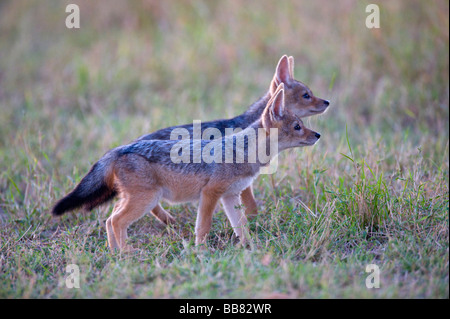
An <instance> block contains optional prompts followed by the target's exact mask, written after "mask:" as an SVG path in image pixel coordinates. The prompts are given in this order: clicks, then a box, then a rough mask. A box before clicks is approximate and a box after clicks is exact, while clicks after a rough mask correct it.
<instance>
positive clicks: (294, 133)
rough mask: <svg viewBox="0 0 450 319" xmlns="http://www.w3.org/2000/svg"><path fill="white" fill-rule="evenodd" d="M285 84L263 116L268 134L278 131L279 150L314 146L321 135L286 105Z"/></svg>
mask: <svg viewBox="0 0 450 319" xmlns="http://www.w3.org/2000/svg"><path fill="white" fill-rule="evenodd" d="M284 92H285V90H284V84H283V83H281V84H280V85H279V86H278V88H277V90H276V91H275V92H274V95H273V96H272V98H271V99H270V100H269V102H268V103H267V106H266V108H265V109H264V112H263V114H262V124H263V127H264V129H266V132H269V131H270V129H272V128H277V129H278V150H279V151H281V150H284V149H287V148H291V147H301V146H309V145H314V144H315V143H316V142H317V141H318V140H319V138H320V134H319V133H317V132H314V131H312V130H310V129H308V128H306V127H305V125H304V124H303V122H302V120H301V119H300V118H299V117H298V116H297V115H295V114H294V112H292V111H291V110H289V109H288V108H287V107H286V105H285V93H284Z"/></svg>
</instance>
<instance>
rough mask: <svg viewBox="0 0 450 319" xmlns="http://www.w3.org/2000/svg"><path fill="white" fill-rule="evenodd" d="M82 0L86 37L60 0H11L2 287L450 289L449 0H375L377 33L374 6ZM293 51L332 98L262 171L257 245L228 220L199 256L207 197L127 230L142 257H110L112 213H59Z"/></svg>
mask: <svg viewBox="0 0 450 319" xmlns="http://www.w3.org/2000/svg"><path fill="white" fill-rule="evenodd" d="M76 3H77V4H79V6H80V9H81V29H79V30H68V29H66V28H65V26H64V21H65V17H66V13H65V10H64V9H65V4H64V3H63V2H60V1H51V0H46V1H39V2H29V1H17V0H14V1H2V2H1V3H0V110H1V117H0V167H2V170H1V172H0V228H1V231H0V233H1V234H0V269H1V270H0V282H1V284H0V297H4V298H26V297H30V298H65V297H66V298H69V297H83V298H89V297H136V298H144V297H152V298H160V297H187V298H199V297H200V298H201V297H204V298H229V297H238V298H252V297H270V296H278V295H280V296H284V297H293V298H303V297H309V298H334V297H341V298H351V297H361V298H373V297H375V298H389V297H398V298H411V297H414V298H448V280H449V277H448V265H449V259H448V255H449V252H448V225H449V224H448V207H449V206H448V205H449V202H448V197H449V195H448V194H449V192H448V188H449V182H448V178H449V160H448V156H449V144H448V141H449V120H448V116H449V84H448V78H449V65H448V50H449V47H448V40H449V33H448V27H449V18H448V10H449V5H448V1H433V2H427V3H425V2H422V1H406V0H396V1H389V2H380V3H379V6H380V9H381V28H380V29H379V30H369V29H367V28H366V27H365V26H364V21H365V18H366V16H367V13H365V6H366V5H367V4H368V3H369V2H366V1H350V0H345V1H344V0H340V1H339V3H333V4H330V3H329V2H328V1H327V2H325V1H314V2H306V1H295V2H294V1H292V2H290V1H277V2H275V1H265V0H264V1H259V2H258V4H253V5H252V6H250V5H249V4H247V3H245V5H244V3H243V2H242V1H237V0H232V1H220V2H210V1H208V2H207V1H183V2H170V1H152V0H148V1H133V2H125V1H108V2H106V1H96V2H93V1H87V0H86V1H81V0H80V1H76ZM282 54H289V55H292V56H294V57H295V62H296V66H295V76H296V78H297V79H298V80H301V81H303V82H305V83H307V84H308V86H310V87H311V89H312V90H313V91H314V93H315V94H316V95H317V96H320V97H323V98H328V99H330V100H331V101H332V105H331V108H330V110H329V111H328V112H327V113H326V114H324V115H322V116H319V117H314V118H309V119H307V120H306V124H307V125H309V126H310V127H312V128H313V129H315V130H317V131H319V132H320V133H321V134H322V136H323V138H321V141H320V143H319V144H318V145H316V146H314V147H313V148H305V149H302V150H294V151H289V152H285V153H284V154H282V155H281V156H280V160H279V169H278V171H277V172H276V173H275V174H274V175H272V176H261V177H260V178H259V179H258V181H257V182H256V183H255V192H256V196H257V199H258V200H259V201H260V202H261V214H260V215H259V216H258V218H257V219H256V220H255V221H253V222H252V223H251V225H250V226H251V234H252V236H253V238H254V242H255V249H254V250H252V251H247V250H242V249H238V248H236V247H235V246H234V245H233V240H232V236H231V230H230V228H229V224H228V222H227V220H226V218H225V217H224V214H223V213H222V212H220V213H218V214H216V215H215V217H214V225H213V227H214V229H213V232H212V233H211V236H210V246H211V247H212V248H213V249H214V251H213V252H210V253H208V254H205V255H199V254H197V253H196V252H195V249H193V247H192V242H193V227H194V226H193V225H194V222H195V207H196V206H195V205H180V206H176V207H172V208H170V210H171V212H173V215H174V216H176V217H177V219H178V220H180V225H181V226H179V227H176V228H174V229H165V228H163V227H162V226H160V225H159V224H158V223H157V222H156V221H154V219H153V218H151V217H150V216H146V217H144V218H143V219H142V220H140V221H139V222H138V223H136V224H135V225H133V226H132V227H131V229H130V235H131V239H132V241H133V242H134V245H135V246H137V247H139V251H138V253H137V254H136V255H134V256H115V255H111V254H110V253H109V252H108V250H107V247H106V234H105V230H104V222H105V219H106V217H107V215H108V213H109V212H110V210H111V207H110V206H105V207H103V208H101V209H99V210H96V211H94V212H91V213H88V214H84V215H83V214H81V213H76V214H73V215H70V214H69V215H67V216H65V217H63V218H62V219H61V220H54V219H52V218H51V216H50V215H49V209H50V207H51V205H52V204H53V203H54V201H55V200H56V199H58V198H60V197H61V196H63V195H64V194H65V193H66V192H67V191H69V190H70V189H71V188H72V187H73V186H74V185H75V184H76V183H77V182H78V181H79V180H80V179H81V177H82V176H83V175H84V174H85V173H86V172H87V171H88V169H89V168H90V166H91V165H92V164H93V163H94V162H95V161H96V160H97V159H98V158H99V157H100V156H101V155H102V154H103V153H104V152H106V151H107V150H108V149H110V148H112V147H115V146H117V145H121V144H124V143H127V142H129V141H130V140H132V139H134V138H136V137H138V136H140V135H142V134H144V133H148V132H151V131H153V130H156V129H159V128H162V127H166V126H169V125H174V124H181V123H188V122H190V121H192V120H193V119H202V120H209V119H215V118H223V117H231V116H234V115H236V114H239V113H241V112H243V111H244V110H245V109H246V106H247V105H249V104H251V103H252V102H254V101H255V100H256V99H257V98H259V97H260V96H261V95H263V94H264V93H265V92H266V90H267V89H268V85H269V82H270V79H271V78H272V75H273V72H274V69H275V66H276V62H277V61H278V59H279V57H280V56H281V55H282ZM70 263H75V264H78V265H80V268H81V274H82V281H81V288H80V289H67V288H66V287H65V285H64V284H63V283H64V278H65V277H66V275H67V274H66V273H65V266H66V265H67V264H70ZM370 263H375V264H377V265H379V267H380V269H381V276H382V277H381V288H380V289H372V290H369V289H367V288H366V287H365V285H364V280H365V278H366V276H367V275H368V274H367V273H365V271H364V270H365V267H366V265H367V264H370Z"/></svg>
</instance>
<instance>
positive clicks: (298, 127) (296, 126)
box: [294, 123, 302, 131]
mask: <svg viewBox="0 0 450 319" xmlns="http://www.w3.org/2000/svg"><path fill="white" fill-rule="evenodd" d="M301 129H302V128H301V127H300V125H299V124H298V123H297V124H295V126H294V130H297V131H300V130H301Z"/></svg>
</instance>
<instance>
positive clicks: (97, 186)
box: [52, 155, 117, 216]
mask: <svg viewBox="0 0 450 319" xmlns="http://www.w3.org/2000/svg"><path fill="white" fill-rule="evenodd" d="M111 175H112V159H111V157H110V156H106V155H105V156H104V157H103V158H102V159H101V160H100V161H98V162H97V163H95V165H94V166H92V168H91V170H90V171H89V173H88V174H87V175H86V176H85V177H83V179H82V180H81V182H80V183H79V184H78V185H77V186H76V187H75V189H74V190H73V191H72V192H70V193H69V194H67V195H66V196H65V197H64V198H62V199H60V200H59V201H58V202H57V203H56V204H55V206H54V207H53V210H52V214H53V215H54V216H59V215H62V214H64V213H65V212H68V211H71V210H74V209H76V208H79V207H83V208H84V209H85V210H91V209H93V208H95V207H97V206H99V205H101V204H103V203H106V202H107V201H109V200H111V199H113V198H114V197H115V196H116V195H117V191H116V189H115V188H114V183H113V179H112V176H111Z"/></svg>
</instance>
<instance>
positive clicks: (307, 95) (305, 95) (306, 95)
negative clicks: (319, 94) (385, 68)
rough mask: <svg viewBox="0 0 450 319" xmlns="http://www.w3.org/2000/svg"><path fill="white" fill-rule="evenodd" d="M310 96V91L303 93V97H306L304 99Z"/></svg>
mask: <svg viewBox="0 0 450 319" xmlns="http://www.w3.org/2000/svg"><path fill="white" fill-rule="evenodd" d="M310 97H311V96H309V94H308V93H305V94H303V98H304V99H309V98H310Z"/></svg>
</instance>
